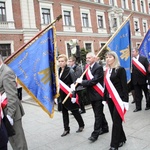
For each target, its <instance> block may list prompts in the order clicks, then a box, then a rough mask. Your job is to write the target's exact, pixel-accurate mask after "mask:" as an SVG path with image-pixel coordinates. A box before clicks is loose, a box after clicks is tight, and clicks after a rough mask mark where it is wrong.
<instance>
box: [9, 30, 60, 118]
mask: <svg viewBox="0 0 150 150" xmlns="http://www.w3.org/2000/svg"><path fill="white" fill-rule="evenodd" d="M55 42H56V41H55V28H54V27H51V28H50V29H49V30H48V31H46V32H45V33H44V34H43V35H41V36H40V37H39V38H38V39H37V40H35V41H34V42H32V44H31V45H30V46H28V47H27V48H25V49H24V50H22V51H21V52H19V53H17V54H16V57H15V59H11V60H10V61H9V64H8V65H9V67H11V68H12V70H13V71H14V72H15V74H16V75H17V77H18V79H19V82H20V84H21V85H22V86H23V88H24V89H25V90H26V91H27V92H28V93H29V94H30V95H31V97H32V98H33V99H34V100H35V101H36V102H37V103H38V104H39V105H40V106H41V107H42V108H43V110H44V111H45V112H47V113H48V115H49V116H50V117H53V113H54V97H55V96H56V95H57V83H58V81H57V80H56V79H57V77H56V74H57V73H56V70H57V69H56V56H55V55H56V54H55V53H56V50H55Z"/></svg>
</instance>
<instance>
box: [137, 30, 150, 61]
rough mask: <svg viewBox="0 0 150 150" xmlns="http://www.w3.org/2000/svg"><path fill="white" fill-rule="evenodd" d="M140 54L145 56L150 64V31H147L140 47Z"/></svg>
mask: <svg viewBox="0 0 150 150" xmlns="http://www.w3.org/2000/svg"><path fill="white" fill-rule="evenodd" d="M139 53H140V55H142V56H145V57H146V58H147V59H148V61H149V63H150V29H149V30H148V31H147V33H146V35H145V37H144V39H143V41H142V43H141V45H140V47H139Z"/></svg>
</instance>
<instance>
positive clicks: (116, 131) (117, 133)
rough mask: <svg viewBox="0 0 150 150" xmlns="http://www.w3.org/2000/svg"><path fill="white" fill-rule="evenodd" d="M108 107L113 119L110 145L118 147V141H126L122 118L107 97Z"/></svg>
mask: <svg viewBox="0 0 150 150" xmlns="http://www.w3.org/2000/svg"><path fill="white" fill-rule="evenodd" d="M107 102H108V107H109V111H110V114H111V118H112V121H113V125H112V134H111V144H110V146H111V147H114V148H118V146H119V143H120V142H124V141H126V136H125V133H124V130H123V126H122V119H121V117H120V115H119V113H118V111H117V109H116V107H115V105H114V103H113V101H112V99H110V98H109V99H108V100H107Z"/></svg>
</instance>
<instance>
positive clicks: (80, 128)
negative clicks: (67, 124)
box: [76, 127, 84, 133]
mask: <svg viewBox="0 0 150 150" xmlns="http://www.w3.org/2000/svg"><path fill="white" fill-rule="evenodd" d="M83 129H84V127H79V129H78V130H77V131H76V133H79V132H82V131H83Z"/></svg>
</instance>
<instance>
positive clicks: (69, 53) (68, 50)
mask: <svg viewBox="0 0 150 150" xmlns="http://www.w3.org/2000/svg"><path fill="white" fill-rule="evenodd" d="M67 54H68V57H70V56H71V47H70V45H69V43H67Z"/></svg>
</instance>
